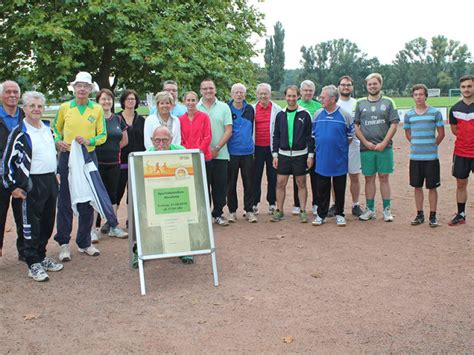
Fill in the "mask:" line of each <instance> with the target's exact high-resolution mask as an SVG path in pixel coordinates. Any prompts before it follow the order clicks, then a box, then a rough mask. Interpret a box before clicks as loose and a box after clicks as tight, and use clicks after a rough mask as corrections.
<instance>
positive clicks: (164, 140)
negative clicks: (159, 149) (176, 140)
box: [151, 138, 170, 144]
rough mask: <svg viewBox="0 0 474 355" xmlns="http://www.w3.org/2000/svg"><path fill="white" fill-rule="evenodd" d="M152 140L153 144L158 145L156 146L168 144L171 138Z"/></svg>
mask: <svg viewBox="0 0 474 355" xmlns="http://www.w3.org/2000/svg"><path fill="white" fill-rule="evenodd" d="M151 140H152V141H153V143H156V144H160V143H163V144H166V143H168V142H169V141H170V139H169V138H152V139H151Z"/></svg>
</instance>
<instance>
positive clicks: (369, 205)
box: [367, 198, 375, 212]
mask: <svg viewBox="0 0 474 355" xmlns="http://www.w3.org/2000/svg"><path fill="white" fill-rule="evenodd" d="M367 208H368V209H369V210H371V211H372V212H373V211H375V200H374V199H369V198H368V199H367Z"/></svg>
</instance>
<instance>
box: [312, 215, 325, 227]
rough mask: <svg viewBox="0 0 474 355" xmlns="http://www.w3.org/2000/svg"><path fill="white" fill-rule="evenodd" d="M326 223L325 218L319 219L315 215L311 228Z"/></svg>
mask: <svg viewBox="0 0 474 355" xmlns="http://www.w3.org/2000/svg"><path fill="white" fill-rule="evenodd" d="M325 222H326V219H325V218H321V217H319V216H318V215H316V218H315V219H314V221H313V222H312V223H311V224H312V225H313V226H320V225H323V224H324V223H325Z"/></svg>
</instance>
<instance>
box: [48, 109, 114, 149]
mask: <svg viewBox="0 0 474 355" xmlns="http://www.w3.org/2000/svg"><path fill="white" fill-rule="evenodd" d="M53 131H54V141H55V142H56V141H59V140H63V141H65V142H66V143H68V144H71V142H72V141H73V140H74V139H75V138H76V137H77V136H82V137H84V138H86V139H88V140H89V141H90V143H91V145H90V146H88V147H87V150H88V151H89V152H92V151H93V150H94V149H95V147H96V146H97V145H101V144H103V143H104V142H105V141H106V140H107V129H106V125H105V116H104V110H103V109H102V107H101V106H100V105H98V104H96V103H94V102H93V101H91V100H89V101H88V102H87V105H78V104H77V103H76V100H72V101H68V102H65V103H63V104H62V105H61V106H60V107H59V110H58V113H57V114H56V117H55V119H54V123H53Z"/></svg>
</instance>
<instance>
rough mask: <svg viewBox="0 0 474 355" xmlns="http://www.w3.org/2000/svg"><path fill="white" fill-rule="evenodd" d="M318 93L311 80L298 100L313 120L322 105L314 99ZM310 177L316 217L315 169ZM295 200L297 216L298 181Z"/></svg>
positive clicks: (311, 170)
mask: <svg viewBox="0 0 474 355" xmlns="http://www.w3.org/2000/svg"><path fill="white" fill-rule="evenodd" d="M315 91H316V86H315V85H314V83H313V82H312V81H311V80H304V81H303V82H301V84H300V93H301V98H300V99H299V100H298V105H300V106H301V107H303V108H304V109H306V110H307V111H308V112H309V114H310V115H311V118H314V114H315V113H316V111H317V110H319V109H320V108H321V103H320V102H319V101H317V100H316V99H314V93H315ZM309 177H310V179H311V193H312V212H313V215H316V213H317V209H318V206H317V205H318V203H317V197H316V195H317V183H316V175H315V172H314V170H313V169H310V172H309ZM293 200H294V206H293V211H292V213H293V214H294V215H297V214H298V213H299V212H300V201H299V198H298V187H297V184H296V181H295V180H293Z"/></svg>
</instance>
